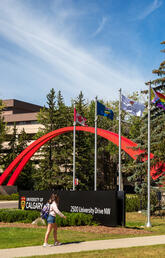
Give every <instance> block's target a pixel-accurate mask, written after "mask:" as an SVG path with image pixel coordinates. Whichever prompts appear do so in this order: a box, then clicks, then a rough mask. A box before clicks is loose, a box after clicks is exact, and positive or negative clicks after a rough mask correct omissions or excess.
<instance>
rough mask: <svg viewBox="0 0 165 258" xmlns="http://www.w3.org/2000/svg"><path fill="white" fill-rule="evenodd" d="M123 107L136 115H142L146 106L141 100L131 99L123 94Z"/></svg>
mask: <svg viewBox="0 0 165 258" xmlns="http://www.w3.org/2000/svg"><path fill="white" fill-rule="evenodd" d="M121 109H122V110H124V111H126V112H128V113H130V114H132V115H134V116H142V114H143V111H144V109H145V106H144V105H143V104H141V103H139V102H136V101H133V100H130V99H128V98H126V97H125V96H124V95H122V96H121Z"/></svg>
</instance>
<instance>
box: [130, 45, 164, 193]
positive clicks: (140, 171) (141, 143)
mask: <svg viewBox="0 0 165 258" xmlns="http://www.w3.org/2000/svg"><path fill="white" fill-rule="evenodd" d="M162 44H165V42H162ZM163 52H164V51H163ZM152 72H153V73H154V74H156V75H157V76H158V77H159V78H157V79H155V80H153V81H151V82H148V83H151V85H152V87H153V89H154V90H158V91H159V92H161V93H164V92H165V77H164V74H165V61H163V62H162V63H161V64H160V66H159V68H158V69H156V70H153V71H152ZM148 83H146V84H147V85H148ZM142 93H144V94H146V93H148V90H145V91H143V92H142ZM140 125H141V127H140V128H139V129H140V130H139V132H140V134H139V137H137V140H136V142H137V143H138V148H140V149H142V150H144V153H142V154H141V155H139V157H138V159H137V160H136V161H135V162H134V163H133V165H132V167H131V168H129V170H132V176H131V177H130V180H131V182H134V183H135V191H136V192H139V193H144V195H145V192H146V189H147V160H146V157H147V155H148V154H147V148H148V113H147V112H146V113H145V115H144V116H143V119H142V123H140ZM150 126H151V153H153V154H154V159H151V166H153V165H155V164H156V163H157V162H162V161H164V160H165V132H164V128H165V112H164V110H163V109H160V108H158V107H157V106H155V105H154V104H151V124H150ZM143 161H144V162H143ZM133 171H134V172H133ZM158 173H159V174H161V173H162V170H161V168H160V170H159V171H158ZM155 183H156V182H155V181H154V180H152V179H151V186H155Z"/></svg>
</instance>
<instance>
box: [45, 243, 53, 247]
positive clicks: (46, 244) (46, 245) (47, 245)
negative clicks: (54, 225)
mask: <svg viewBox="0 0 165 258" xmlns="http://www.w3.org/2000/svg"><path fill="white" fill-rule="evenodd" d="M51 246H52V245H49V244H48V243H43V247H51Z"/></svg>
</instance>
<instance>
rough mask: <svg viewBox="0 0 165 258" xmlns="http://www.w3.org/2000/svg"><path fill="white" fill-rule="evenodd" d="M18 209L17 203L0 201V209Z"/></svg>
mask: <svg viewBox="0 0 165 258" xmlns="http://www.w3.org/2000/svg"><path fill="white" fill-rule="evenodd" d="M6 208H15V209H17V208H18V201H0V209H6Z"/></svg>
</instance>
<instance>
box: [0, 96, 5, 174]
mask: <svg viewBox="0 0 165 258" xmlns="http://www.w3.org/2000/svg"><path fill="white" fill-rule="evenodd" d="M3 109H4V106H3V104H2V100H0V167H1V168H2V169H4V151H3V142H4V141H5V136H6V124H5V123H4V119H3V116H2V111H3Z"/></svg>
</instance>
